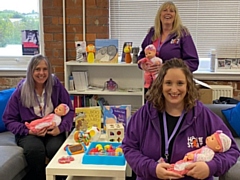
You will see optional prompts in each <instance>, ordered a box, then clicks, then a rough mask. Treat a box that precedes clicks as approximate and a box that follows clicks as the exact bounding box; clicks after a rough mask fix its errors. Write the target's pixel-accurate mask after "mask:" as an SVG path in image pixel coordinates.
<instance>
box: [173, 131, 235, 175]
mask: <svg viewBox="0 0 240 180" xmlns="http://www.w3.org/2000/svg"><path fill="white" fill-rule="evenodd" d="M231 143H232V140H231V139H230V138H229V137H228V136H227V135H226V134H224V133H223V132H222V131H220V130H219V131H216V132H215V133H214V134H212V135H211V136H208V137H207V138H206V145H205V146H203V147H201V148H200V149H197V150H195V151H191V152H189V153H187V154H186V155H185V156H184V158H183V160H180V161H178V162H176V163H175V164H172V167H171V168H170V169H169V170H171V171H174V172H176V173H179V174H181V175H184V174H186V173H187V172H188V170H186V169H185V167H186V166H187V165H189V164H191V163H193V162H198V161H205V162H208V161H211V160H212V159H213V157H214V155H215V153H220V152H225V151H227V150H228V149H229V148H230V146H231Z"/></svg>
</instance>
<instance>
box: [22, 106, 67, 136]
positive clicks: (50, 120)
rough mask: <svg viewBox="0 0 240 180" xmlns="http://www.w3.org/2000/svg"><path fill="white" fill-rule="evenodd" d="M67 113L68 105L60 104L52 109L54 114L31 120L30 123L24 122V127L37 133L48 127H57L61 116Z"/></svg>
mask: <svg viewBox="0 0 240 180" xmlns="http://www.w3.org/2000/svg"><path fill="white" fill-rule="evenodd" d="M68 111H69V107H68V105H67V104H63V103H61V104H59V105H58V106H57V107H56V108H55V109H54V113H51V114H49V115H47V116H44V117H42V118H41V119H36V120H33V121H31V122H30V123H28V122H25V125H26V126H27V128H28V129H30V130H32V131H33V132H38V131H39V130H40V129H42V128H46V127H50V126H58V125H59V124H60V123H61V121H62V119H61V116H65V115H66V114H67V113H68Z"/></svg>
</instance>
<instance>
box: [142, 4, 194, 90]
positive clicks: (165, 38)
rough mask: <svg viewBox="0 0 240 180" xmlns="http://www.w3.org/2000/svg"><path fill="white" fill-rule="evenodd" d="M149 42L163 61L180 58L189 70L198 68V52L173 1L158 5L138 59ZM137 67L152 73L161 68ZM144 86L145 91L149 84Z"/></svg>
mask: <svg viewBox="0 0 240 180" xmlns="http://www.w3.org/2000/svg"><path fill="white" fill-rule="evenodd" d="M149 44H153V45H154V46H155V48H156V49H157V57H159V58H161V59H162V60H163V63H164V62H166V61H167V60H168V59H171V58H181V59H183V60H184V62H185V63H186V64H187V65H188V67H189V68H190V71H191V72H193V71H196V70H197V69H198V65H199V59H198V53H197V50H196V47H195V45H194V42H193V39H192V36H191V34H190V32H189V31H188V29H187V28H186V27H185V26H183V25H182V22H181V18H180V15H179V13H178V9H177V7H176V6H175V4H174V3H173V2H171V1H168V2H165V3H163V4H162V5H161V6H160V7H159V9H158V11H157V14H156V17H155V23H154V26H153V27H151V28H150V30H149V32H148V34H147V35H146V37H145V38H144V40H143V42H142V45H141V47H142V50H141V52H140V54H139V56H138V60H140V59H142V58H144V57H145V53H144V49H145V47H146V46H148V45H149ZM139 67H140V68H141V69H143V70H144V71H148V72H152V73H157V72H158V71H159V70H160V69H161V65H154V64H147V63H146V64H145V63H141V64H139ZM144 87H145V92H146V91H147V90H148V88H149V87H150V86H149V85H148V84H146V85H145V86H144Z"/></svg>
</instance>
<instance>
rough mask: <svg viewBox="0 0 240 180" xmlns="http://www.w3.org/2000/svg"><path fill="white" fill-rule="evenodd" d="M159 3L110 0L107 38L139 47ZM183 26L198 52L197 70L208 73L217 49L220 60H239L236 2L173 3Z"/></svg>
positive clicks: (238, 7) (192, 0) (196, 0)
mask: <svg viewBox="0 0 240 180" xmlns="http://www.w3.org/2000/svg"><path fill="white" fill-rule="evenodd" d="M163 2H164V1H162V0H149V1H146V0H116V1H110V3H109V5H110V35H111V38H117V39H119V50H120V52H121V51H122V45H123V43H124V42H128V41H132V42H133V46H141V42H142V40H143V38H144V37H145V35H146V33H147V31H148V29H149V28H150V27H151V26H153V25H154V19H155V15H156V13H157V10H158V8H159V6H160V5H161V4H162V3H163ZM174 3H175V4H176V6H177V7H178V10H179V13H180V16H181V19H182V22H183V24H184V25H185V26H186V27H187V28H188V29H189V30H190V32H191V35H192V36H193V39H194V42H195V45H196V47H197V50H198V54H199V57H200V59H201V61H200V69H201V68H202V69H206V68H208V70H209V62H210V59H209V53H210V50H211V49H216V51H217V56H218V57H221V58H240V43H239V42H240V18H239V17H240V1H239V0H225V1H224V0H221V1H219V0H188V1H186V0H175V1H174Z"/></svg>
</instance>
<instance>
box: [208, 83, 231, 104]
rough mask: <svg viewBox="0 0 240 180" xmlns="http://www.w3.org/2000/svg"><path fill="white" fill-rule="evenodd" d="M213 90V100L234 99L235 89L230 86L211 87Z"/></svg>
mask: <svg viewBox="0 0 240 180" xmlns="http://www.w3.org/2000/svg"><path fill="white" fill-rule="evenodd" d="M210 86H211V89H212V98H213V99H212V100H216V99H219V98H220V96H222V97H231V98H232V97H233V87H232V86H228V85H210Z"/></svg>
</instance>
